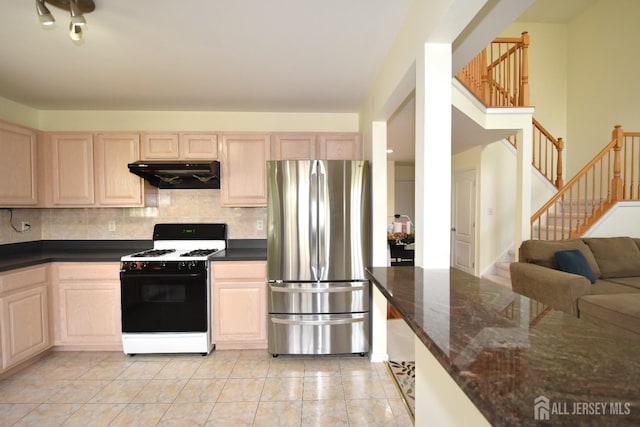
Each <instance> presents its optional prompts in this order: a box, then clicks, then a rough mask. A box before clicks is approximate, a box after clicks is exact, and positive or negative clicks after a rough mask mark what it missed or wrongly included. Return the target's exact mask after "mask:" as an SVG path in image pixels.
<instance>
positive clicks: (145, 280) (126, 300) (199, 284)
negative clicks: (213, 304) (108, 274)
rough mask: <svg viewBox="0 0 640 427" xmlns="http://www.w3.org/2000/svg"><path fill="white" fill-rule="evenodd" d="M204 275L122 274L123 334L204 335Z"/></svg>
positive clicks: (205, 312) (134, 272)
mask: <svg viewBox="0 0 640 427" xmlns="http://www.w3.org/2000/svg"><path fill="white" fill-rule="evenodd" d="M207 282H208V281H207V272H206V270H202V271H193V272H191V271H190V272H184V273H182V272H180V273H173V272H172V273H163V272H153V271H121V272H120V288H121V302H122V332H207V331H208V325H209V321H208V315H207V313H208V306H207V301H208V286H207Z"/></svg>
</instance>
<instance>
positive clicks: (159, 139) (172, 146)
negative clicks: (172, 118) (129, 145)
mask: <svg viewBox="0 0 640 427" xmlns="http://www.w3.org/2000/svg"><path fill="white" fill-rule="evenodd" d="M141 137H142V147H141V150H140V156H141V158H142V160H167V159H173V160H177V159H179V158H180V135H179V134H177V133H143V134H142V135H141ZM136 160H138V159H136Z"/></svg>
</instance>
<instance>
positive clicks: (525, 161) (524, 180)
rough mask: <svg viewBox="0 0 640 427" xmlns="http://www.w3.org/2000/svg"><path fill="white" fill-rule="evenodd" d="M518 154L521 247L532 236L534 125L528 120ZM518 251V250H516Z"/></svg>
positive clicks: (520, 135) (518, 240) (518, 237)
mask: <svg viewBox="0 0 640 427" xmlns="http://www.w3.org/2000/svg"><path fill="white" fill-rule="evenodd" d="M517 141H518V154H517V157H518V159H517V164H518V166H517V169H516V174H517V176H516V233H515V237H516V239H515V240H516V241H515V247H516V248H519V247H520V244H521V243H522V242H523V241H524V240H528V239H529V238H530V237H531V214H533V212H531V170H532V169H531V160H532V146H533V126H532V125H531V122H530V121H528V123H527V125H524V126H523V127H522V129H521V130H520V131H518V135H517ZM516 253H517V251H516Z"/></svg>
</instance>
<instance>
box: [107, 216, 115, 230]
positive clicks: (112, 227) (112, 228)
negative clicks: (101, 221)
mask: <svg viewBox="0 0 640 427" xmlns="http://www.w3.org/2000/svg"><path fill="white" fill-rule="evenodd" d="M109 231H116V220H115V219H112V220H111V221H109Z"/></svg>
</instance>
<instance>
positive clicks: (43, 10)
mask: <svg viewBox="0 0 640 427" xmlns="http://www.w3.org/2000/svg"><path fill="white" fill-rule="evenodd" d="M36 10H37V11H38V19H40V23H41V24H42V25H43V26H45V27H49V26H51V25H53V24H55V22H56V18H54V17H53V15H52V14H51V11H50V10H49V9H48V8H47V6H46V5H45V4H44V0H36Z"/></svg>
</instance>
